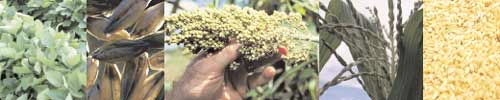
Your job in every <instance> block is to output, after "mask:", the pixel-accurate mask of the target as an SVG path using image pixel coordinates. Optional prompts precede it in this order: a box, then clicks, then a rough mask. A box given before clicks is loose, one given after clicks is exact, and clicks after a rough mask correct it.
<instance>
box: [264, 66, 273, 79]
mask: <svg viewBox="0 0 500 100" xmlns="http://www.w3.org/2000/svg"><path fill="white" fill-rule="evenodd" d="M263 74H264V78H273V77H274V74H276V70H275V69H274V68H273V67H266V68H265V69H264V72H263Z"/></svg>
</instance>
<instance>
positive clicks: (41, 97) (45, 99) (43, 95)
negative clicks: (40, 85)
mask: <svg viewBox="0 0 500 100" xmlns="http://www.w3.org/2000/svg"><path fill="white" fill-rule="evenodd" d="M49 91H50V89H49V88H46V89H45V90H43V91H41V92H39V93H38V95H37V96H36V99H37V100H49V96H47V94H48V93H49Z"/></svg>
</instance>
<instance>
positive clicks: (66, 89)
mask: <svg viewBox="0 0 500 100" xmlns="http://www.w3.org/2000/svg"><path fill="white" fill-rule="evenodd" d="M35 1H36V0H35ZM65 1H66V0H65ZM33 2H34V1H33ZM47 2H48V1H47ZM37 4H39V5H40V6H46V5H49V6H53V5H50V4H45V3H37ZM17 7H20V6H19V5H18V6H17ZM21 9H23V8H21ZM17 11H19V9H17V8H16V6H10V5H8V3H7V2H6V1H0V15H1V16H0V81H1V82H0V98H2V100H13V99H17V100H27V99H37V100H48V99H51V100H61V99H70V100H71V99H73V98H74V99H78V98H80V99H82V98H83V97H84V93H83V89H82V88H83V86H84V80H85V79H86V75H85V74H84V73H83V72H84V71H85V69H84V68H85V65H86V64H85V63H86V62H85V61H84V60H83V59H84V55H83V54H81V53H80V52H84V51H83V50H84V49H81V48H82V47H83V46H84V45H83V43H82V42H81V41H78V39H75V35H73V34H68V33H66V32H61V31H58V30H55V29H54V28H53V27H51V26H49V24H44V23H45V22H44V21H43V20H42V21H41V20H38V18H37V17H35V16H30V15H27V14H24V13H20V12H17ZM80 13H81V12H80ZM55 22H56V21H55Z"/></svg>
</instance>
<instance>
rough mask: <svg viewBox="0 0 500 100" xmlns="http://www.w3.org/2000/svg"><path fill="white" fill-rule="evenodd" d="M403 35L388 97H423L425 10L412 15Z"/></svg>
mask: <svg viewBox="0 0 500 100" xmlns="http://www.w3.org/2000/svg"><path fill="white" fill-rule="evenodd" d="M401 36H402V37H401V38H400V40H398V41H400V42H399V43H398V49H399V50H400V52H399V58H400V59H399V61H398V70H397V75H396V80H395V81H394V85H393V87H392V89H391V93H390V94H389V97H388V98H389V100H400V99H407V100H418V99H419V98H420V99H421V98H423V97H422V91H423V83H422V82H423V76H422V71H423V60H422V59H423V50H422V48H423V45H422V44H423V10H418V11H417V12H415V13H414V14H413V15H410V18H409V19H408V21H407V23H405V26H404V31H403V34H402V35H401Z"/></svg>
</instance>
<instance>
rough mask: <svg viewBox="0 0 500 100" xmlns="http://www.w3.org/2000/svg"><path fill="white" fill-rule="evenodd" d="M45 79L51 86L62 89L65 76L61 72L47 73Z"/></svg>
mask: <svg viewBox="0 0 500 100" xmlns="http://www.w3.org/2000/svg"><path fill="white" fill-rule="evenodd" d="M45 75H46V76H45V78H47V80H48V81H49V83H50V84H52V85H53V86H56V87H62V86H63V74H61V72H57V71H51V70H49V71H45Z"/></svg>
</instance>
